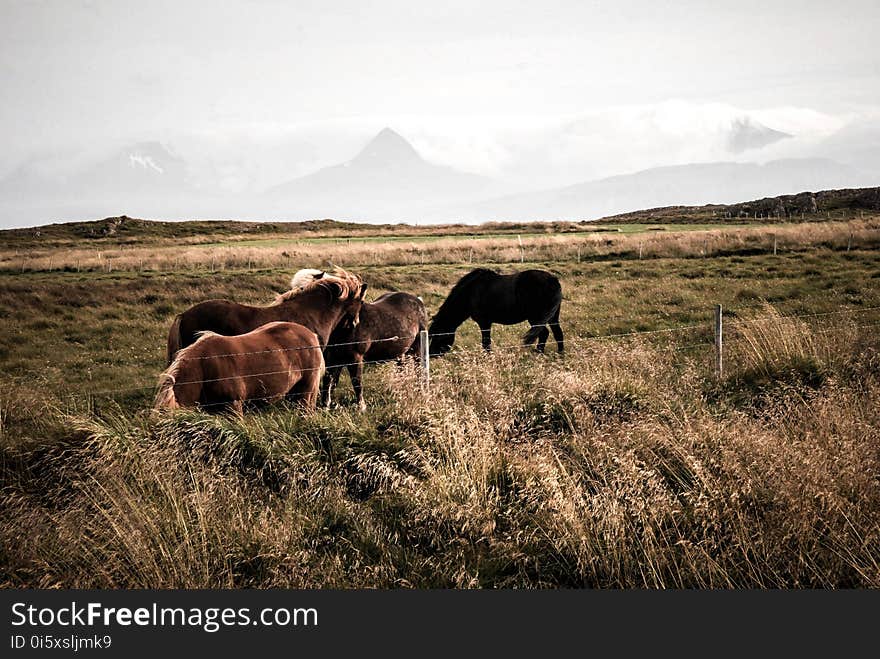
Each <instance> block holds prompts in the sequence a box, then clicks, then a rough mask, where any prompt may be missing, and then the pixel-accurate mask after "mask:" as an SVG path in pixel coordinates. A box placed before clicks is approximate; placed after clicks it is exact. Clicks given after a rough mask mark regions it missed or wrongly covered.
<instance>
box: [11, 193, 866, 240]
mask: <svg viewBox="0 0 880 659" xmlns="http://www.w3.org/2000/svg"><path fill="white" fill-rule="evenodd" d="M860 211H866V212H869V213H872V214H878V213H880V187H875V188H855V189H841V190H824V191H820V192H800V193H798V194H794V195H781V196H777V197H767V198H763V199H757V200H753V201H746V202H739V203H736V204H705V205H701V206H665V207H657V208H649V209H643V210H639V211H634V212H630V213H623V214H619V215H613V216H608V217H603V218H601V220H597V221H583V220H582V221H578V222H570V221H554V222H540V223H536V222H484V223H482V224H479V225H471V224H433V225H430V224H421V225H412V224H403V223H400V224H365V223H358V222H340V221H337V220H331V219H324V220H307V221H304V222H241V221H236V220H190V221H185V222H160V221H154V220H142V219H137V218H132V217H127V216H125V215H122V216H119V217H107V218H104V219H102V220H94V221H89V222H63V223H57V224H49V225H43V226H39V227H29V228H25V229H6V230H0V247H6V248H10V247H13V248H16V249H26V248H28V247H36V246H40V247H47V246H52V245H55V246H57V245H61V244H71V243H78V242H81V241H89V242H92V241H94V242H95V243H97V244H102V243H112V244H119V243H123V244H129V243H131V244H135V243H149V242H156V241H165V240H173V241H186V242H191V243H203V242H211V241H215V240H224V239H242V238H247V239H250V238H251V237H253V238H290V239H291V240H301V239H304V238H313V237H320V238H329V239H333V238H339V239H344V238H346V237H351V238H354V237H376V236H388V237H395V238H400V237H405V236H424V235H461V236H479V235H485V234H502V233H507V234H517V233H532V232H535V231H542V232H545V233H548V234H553V233H571V232H584V231H586V232H589V231H591V230H593V229H595V230H603V228H602V227H603V225H606V224H628V223H639V224H693V223H697V224H705V223H711V224H749V223H752V222H760V223H762V224H763V223H767V222H773V221H779V222H785V221H801V220H806V221H810V220H823V219H826V217H828V216H829V214H834V213H838V212H843V213H845V214H846V215H848V216H849V217H852V216H855V215H856V213H858V212H860ZM832 216H833V215H832ZM605 230H607V229H605Z"/></svg>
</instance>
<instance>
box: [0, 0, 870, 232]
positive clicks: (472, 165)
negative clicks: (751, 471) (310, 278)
mask: <svg viewBox="0 0 880 659" xmlns="http://www.w3.org/2000/svg"><path fill="white" fill-rule="evenodd" d="M746 5H749V6H745V5H743V0H736V1H734V0H719V2H716V3H712V4H711V6H710V5H706V4H700V3H692V2H687V1H681V2H672V3H662V4H657V3H651V2H647V0H622V1H621V2H610V1H608V2H606V1H603V0H599V1H598V2H591V3H583V2H575V1H574V0H551V2H549V3H537V4H536V3H529V2H519V1H517V0H514V1H513V2H501V1H500V0H487V1H486V2H482V3H476V4H475V3H469V2H465V1H464V0H451V1H450V2H447V3H434V4H430V5H425V4H423V3H419V4H413V3H406V2H403V0H377V2H375V3H360V2H356V1H355V0H338V2H334V3H309V2H297V3H276V2H263V1H260V2H251V1H248V0H229V1H228V2H225V3H224V5H223V10H222V11H219V10H216V7H215V6H214V5H211V4H208V3H203V2H199V1H198V0H196V1H194V2H191V3H172V2H170V0H167V1H166V0H157V1H156V2H152V3H141V2H135V1H134V0H117V1H114V2H109V1H106V0H90V2H87V3H60V2H57V3H52V2H48V3H37V2H9V3H3V4H2V5H0V86H2V89H3V90H4V103H2V104H0V136H2V138H0V143H2V145H3V149H0V227H9V226H23V225H34V224H42V223H47V222H56V221H65V220H81V219H93V218H99V217H104V216H111V215H114V216H115V215H120V214H127V215H130V216H139V217H147V218H156V219H194V218H229V219H251V220H259V219H284V220H301V219H312V218H324V217H337V218H339V219H350V220H362V221H408V222H427V221H431V222H434V221H447V220H456V219H467V221H474V222H476V221H481V220H485V219H490V218H495V219H503V218H508V219H514V218H516V219H544V218H553V217H555V216H556V215H559V214H561V215H564V216H566V217H577V218H585V219H588V218H593V217H598V216H600V215H602V214H605V213H606V212H616V211H619V210H634V209H637V208H639V207H643V206H657V205H661V204H676V203H703V202H709V201H716V202H724V201H739V200H742V199H744V198H748V197H753V196H757V195H777V194H784V193H790V192H797V191H799V190H800V189H802V188H812V189H820V188H832V187H840V186H846V187H851V186H857V185H877V184H880V74H878V71H880V49H878V48H877V47H876V34H875V32H876V29H875V26H876V25H877V23H878V21H880V4H878V3H876V2H871V1H869V0H841V2H840V3H836V4H834V5H829V4H828V3H822V2H818V1H812V0H805V1H804V2H801V3H798V6H797V8H796V10H793V9H792V6H791V5H790V4H788V3H784V2H775V1H773V0H771V1H769V2H761V3H752V4H751V5H750V4H749V3H748V2H747V3H746ZM840 16H850V17H853V20H845V21H844V20H838V19H839V17H840ZM817 44H820V45H819V46H817Z"/></svg>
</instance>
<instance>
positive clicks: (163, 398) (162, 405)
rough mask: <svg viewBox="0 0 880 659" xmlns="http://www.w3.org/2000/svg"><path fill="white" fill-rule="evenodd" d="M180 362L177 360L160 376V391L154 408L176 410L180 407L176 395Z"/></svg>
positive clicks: (157, 393)
mask: <svg viewBox="0 0 880 659" xmlns="http://www.w3.org/2000/svg"><path fill="white" fill-rule="evenodd" d="M179 366H180V364H179V363H178V362H177V361H175V362H174V363H173V364H172V365H171V366H169V367H168V368H167V369H166V370H165V372H164V373H162V375H160V376H159V391H157V392H156V399H155V401H154V402H153V409H154V410H162V409H164V410H175V409H177V408H178V407H180V403H178V402H177V397H176V396H175V395H174V385H175V384H176V382H177V371H178V368H179Z"/></svg>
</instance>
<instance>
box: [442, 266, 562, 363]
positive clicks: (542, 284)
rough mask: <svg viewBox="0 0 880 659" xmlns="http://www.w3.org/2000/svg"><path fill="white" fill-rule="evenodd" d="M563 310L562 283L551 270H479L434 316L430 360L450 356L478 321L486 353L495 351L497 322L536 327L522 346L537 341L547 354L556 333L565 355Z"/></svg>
mask: <svg viewBox="0 0 880 659" xmlns="http://www.w3.org/2000/svg"><path fill="white" fill-rule="evenodd" d="M561 305H562V286H561V285H560V284H559V279H558V278H557V277H556V276H555V275H552V274H550V273H549V272H547V271H546V270H524V271H523V272H517V273H514V274H511V275H502V274H499V273H497V272H495V271H494V270H488V269H486V268H477V269H476V270H472V271H471V272H469V273H468V274H466V275H465V276H464V277H462V278H461V279H459V280H458V283H457V284H456V285H455V286H453V288H452V290H451V291H450V292H449V296H448V297H447V298H446V301H445V302H443V304H442V305H441V306H440V309H439V311H437V313H436V314H435V315H434V318H433V320H432V322H431V327H430V328H429V329H428V334H429V336H430V341H431V355H432V356H440V355H443V354H444V353H446V352H448V351H449V350H450V349H451V348H452V344H453V343H455V332H456V330H457V329H458V327H459V325H461V324H462V323H463V322H464V321H466V320H467V319H468V318H473V319H474V320H475V321H476V323H477V325H479V326H480V333H481V335H482V343H483V348H484V349H486V350H490V349H491V346H492V338H491V330H492V323H500V324H501V325H514V324H516V323H521V322H522V321H524V320H527V321H529V325H531V327H530V328H529V330H528V331H527V332H526V333H525V336H524V337H523V345H525V346H528V345H531V344H532V343H535V341H537V344H536V346H535V349H536V350H537V351H538V352H544V346H545V344H546V343H547V337H548V336H549V335H550V331H551V330H552V331H553V338H554V339H555V340H556V347H557V349H558V350H559V352H560V353H561V352H563V350H564V345H563V339H562V328H561V327H560V326H559V307H560V306H561ZM548 325H549V327H550V329H549V330H548V329H547V327H548Z"/></svg>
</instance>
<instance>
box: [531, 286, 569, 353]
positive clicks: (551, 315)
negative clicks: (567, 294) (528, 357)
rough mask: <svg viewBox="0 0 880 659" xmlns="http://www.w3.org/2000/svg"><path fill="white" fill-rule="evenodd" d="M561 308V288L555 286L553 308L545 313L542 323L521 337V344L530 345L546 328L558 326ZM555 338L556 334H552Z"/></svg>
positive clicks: (533, 326) (532, 327)
mask: <svg viewBox="0 0 880 659" xmlns="http://www.w3.org/2000/svg"><path fill="white" fill-rule="evenodd" d="M561 307H562V287H561V286H559V285H558V283H557V286H556V290H554V291H553V306H552V307H550V311H549V312H547V315H546V317H545V318H544V320H543V321H541V322H539V323H536V324H535V325H532V326H531V327H530V328H529V330H528V331H527V332H526V333H525V336H523V344H524V345H531V344H532V343H534V342H535V341H537V340H538V338H539V337H540V336H541V332H543V331H544V330H545V329H547V326H548V325H550V326H556V327H558V326H559V310H560V308H561ZM553 335H554V336H556V332H554V333H553Z"/></svg>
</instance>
